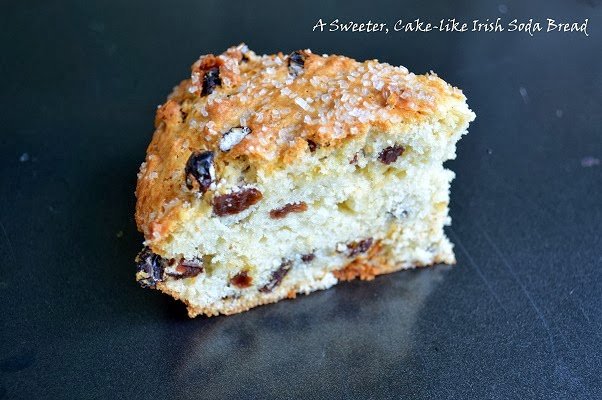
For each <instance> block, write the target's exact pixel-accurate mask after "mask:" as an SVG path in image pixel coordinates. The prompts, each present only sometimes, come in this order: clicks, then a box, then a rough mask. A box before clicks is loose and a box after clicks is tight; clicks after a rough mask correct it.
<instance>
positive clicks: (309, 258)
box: [301, 253, 316, 263]
mask: <svg viewBox="0 0 602 400" xmlns="http://www.w3.org/2000/svg"><path fill="white" fill-rule="evenodd" d="M314 258H316V255H315V254H314V253H308V254H303V255H302V256H301V261H303V262H304V263H309V262H312V261H313V260H314Z"/></svg>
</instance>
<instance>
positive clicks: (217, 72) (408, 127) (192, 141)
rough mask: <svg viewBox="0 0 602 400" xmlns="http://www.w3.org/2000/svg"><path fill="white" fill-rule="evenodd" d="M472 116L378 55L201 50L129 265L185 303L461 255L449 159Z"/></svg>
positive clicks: (153, 155)
mask: <svg viewBox="0 0 602 400" xmlns="http://www.w3.org/2000/svg"><path fill="white" fill-rule="evenodd" d="M474 118H475V115H474V113H473V112H472V111H471V110H470V109H469V108H468V106H467V105H466V99H465V97H464V95H463V94H462V92H461V91H460V90H458V89H456V88H454V87H452V86H450V85H448V84H447V83H445V82H444V81H443V80H441V79H440V78H438V77H437V76H436V75H434V74H432V73H431V74H427V75H414V74H412V73H410V72H408V70H407V69H405V68H404V67H393V66H391V65H388V64H381V63H379V62H378V61H376V60H371V61H366V62H363V63H362V62H357V61H355V60H353V59H350V58H347V57H342V56H335V55H332V56H328V55H316V54H312V53H311V51H309V50H302V51H295V52H293V53H291V54H290V55H283V54H281V53H279V54H275V55H264V56H258V55H256V54H255V53H253V52H252V51H250V50H249V49H248V48H247V47H246V46H244V45H240V46H237V47H232V48H230V49H228V50H227V51H226V52H225V53H223V54H221V55H219V56H215V55H212V54H209V55H205V56H202V57H201V58H200V59H199V60H198V61H196V62H195V63H194V64H193V65H192V75H191V77H190V79H187V80H185V81H183V82H182V83H180V84H179V85H178V86H177V87H176V88H175V89H174V91H173V93H172V94H171V95H170V96H169V98H168V100H167V102H166V103H165V104H163V105H162V106H160V107H159V109H158V111H157V116H156V119H155V126H156V131H155V133H154V135H153V138H152V141H151V144H150V145H149V147H148V151H147V156H146V160H145V162H144V163H142V166H141V167H140V173H139V174H138V186H137V188H136V196H137V205H136V222H137V224H138V228H139V229H140V230H141V231H142V232H143V233H144V237H145V242H144V245H145V247H144V249H143V250H142V252H141V253H140V254H139V255H138V257H137V259H136V261H137V274H136V277H137V280H138V282H139V283H140V284H141V285H142V286H144V287H150V288H155V289H159V290H161V291H163V292H165V293H167V294H170V295H172V296H173V297H175V298H177V299H180V300H182V301H183V302H184V303H186V305H187V306H188V314H189V315H190V316H191V317H194V316H196V315H199V314H205V315H217V314H232V313H237V312H241V311H245V310H248V309H249V308H251V307H255V306H257V305H260V304H266V303H272V302H275V301H278V300H280V299H283V298H291V297H295V295H296V294H297V293H309V292H312V291H314V290H318V289H325V288H328V287H330V286H332V285H334V284H335V283H337V282H338V281H339V280H349V279H354V278H360V279H372V278H373V277H374V276H375V275H378V274H382V273H387V272H392V271H397V270H400V269H404V268H411V267H415V266H426V265H431V264H434V263H449V264H451V263H454V261H455V260H454V253H453V251H452V245H451V243H450V242H449V240H448V239H447V238H446V237H445V235H444V232H443V227H444V225H447V224H449V223H450V218H449V216H448V202H449V184H450V181H451V180H452V178H453V177H454V174H453V172H451V171H449V170H447V169H445V168H443V162H444V161H445V160H449V159H451V158H454V157H455V145H456V142H457V141H458V139H459V138H460V136H462V135H463V134H464V133H466V129H467V127H468V123H469V122H470V121H472V120H473V119H474Z"/></svg>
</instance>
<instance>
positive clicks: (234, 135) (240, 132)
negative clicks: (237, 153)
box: [219, 126, 251, 151]
mask: <svg viewBox="0 0 602 400" xmlns="http://www.w3.org/2000/svg"><path fill="white" fill-rule="evenodd" d="M249 133H251V128H248V127H246V126H237V127H235V128H230V130H228V131H227V132H225V133H224V134H223V135H222V138H221V139H220V141H219V149H220V150H221V151H229V150H230V149H231V148H232V147H234V146H236V145H237V144H239V143H240V142H241V141H242V140H243V139H244V138H245V137H246V136H247V135H248V134H249Z"/></svg>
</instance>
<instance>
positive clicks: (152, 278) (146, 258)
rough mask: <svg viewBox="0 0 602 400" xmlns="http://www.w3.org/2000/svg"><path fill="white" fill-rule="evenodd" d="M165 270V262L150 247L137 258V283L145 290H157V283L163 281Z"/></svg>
mask: <svg viewBox="0 0 602 400" xmlns="http://www.w3.org/2000/svg"><path fill="white" fill-rule="evenodd" d="M164 269H165V260H164V259H163V258H162V257H161V256H159V255H158V254H155V253H153V252H152V251H151V250H150V248H148V247H145V248H143V249H142V251H141V252H140V253H138V256H136V281H138V283H139V284H140V286H142V287H144V288H146V287H150V288H155V287H156V286H157V282H161V281H163V270H164Z"/></svg>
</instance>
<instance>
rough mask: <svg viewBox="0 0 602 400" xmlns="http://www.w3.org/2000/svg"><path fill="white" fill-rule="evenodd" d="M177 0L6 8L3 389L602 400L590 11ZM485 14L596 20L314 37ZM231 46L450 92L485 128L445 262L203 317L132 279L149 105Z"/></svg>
mask: <svg viewBox="0 0 602 400" xmlns="http://www.w3.org/2000/svg"><path fill="white" fill-rule="evenodd" d="M120 3H122V4H120ZM169 3H170V2H166V1H158V0H146V1H136V2H134V1H127V2H126V1H123V2H113V3H109V2H101V1H96V2H91V1H89V2H84V1H82V2H62V3H59V2H52V1H13V2H4V3H3V5H2V12H1V13H0V29H1V36H0V44H1V49H2V57H1V58H0V79H1V82H2V84H1V88H0V90H1V98H0V121H1V132H2V134H1V138H0V155H1V160H0V166H1V170H0V172H1V173H0V189H1V193H0V260H2V261H0V265H1V275H0V307H1V318H2V319H1V328H0V329H1V330H0V339H1V340H0V398H7V399H17V398H19V399H33V398H75V399H81V398H178V399H180V398H181V399H187V398H198V399H208V398H228V399H237V398H253V397H256V398H259V397H262V398H265V397H274V398H302V397H307V398H404V397H405V398H431V399H432V398H479V399H484V398H500V399H502V398H504V399H506V398H516V399H525V398H567V399H568V398H570V399H577V398H579V399H586V398H589V399H594V398H600V397H601V396H602V393H601V390H602V384H601V375H602V368H601V367H602V366H601V354H602V339H601V329H602V301H601V297H602V296H601V295H602V276H601V266H602V251H601V248H602V243H601V239H600V237H601V235H600V229H601V221H602V193H601V189H600V187H601V184H602V165H600V164H598V165H596V162H595V161H596V159H600V158H602V140H601V137H602V136H601V135H602V131H601V126H602V112H601V110H602V51H601V50H602V40H601V38H602V36H601V29H602V4H601V2H600V1H599V0H583V1H577V2H569V1H562V2H561V1H558V2H548V1H541V2H524V1H512V2H511V1H508V2H505V3H504V4H503V5H502V6H500V3H499V2H485V1H474V2H467V1H460V2H449V4H444V2H442V1H440V2H434V3H432V4H430V5H428V6H427V5H426V4H425V3H426V2H423V1H412V2H407V3H405V4H400V3H399V2H397V1H389V2H383V1H378V2H377V1H369V2H358V3H357V4H351V3H349V2H346V1H333V2H329V1H315V2H313V4H302V2H278V1H273V2H270V3H263V4H261V3H257V2H251V1H248V2H243V1H238V2H229V3H226V2H221V1H210V2H200V1H188V2H181V3H178V4H177V5H173V4H172V5H170V4H169ZM525 3H526V4H525ZM504 7H506V8H504ZM503 11H506V13H505V14H504V13H503ZM497 16H501V17H503V18H505V19H512V18H521V19H528V18H537V19H544V18H547V17H553V18H557V19H565V20H566V19H568V20H570V19H576V20H578V19H583V18H589V19H590V21H589V33H590V36H589V37H584V36H583V35H581V34H557V33H556V34H554V33H548V34H545V33H544V34H538V35H536V36H535V37H530V36H528V35H524V34H522V35H518V34H508V33H497V34H486V33H464V34H460V33H455V34H443V33H430V34H424V33H415V34H395V35H391V34H390V35H388V36H385V35H382V34H372V35H370V34H355V35H354V34H328V33H322V34H319V33H312V32H311V27H312V26H313V25H314V24H315V21H316V20H317V18H320V17H322V18H324V19H325V20H330V19H333V18H335V17H338V18H341V19H354V20H358V19H364V20H367V19H369V18H371V19H372V20H384V21H387V22H390V23H392V22H394V21H395V20H396V19H398V18H404V19H406V18H415V17H421V18H423V19H426V18H429V19H435V20H436V19H439V18H444V17H450V18H451V17H456V18H464V19H472V18H478V17H482V18H484V17H490V18H495V17H497ZM241 41H245V42H247V43H248V44H249V46H250V47H252V48H253V49H255V50H256V51H257V52H260V53H264V52H265V53H271V52H274V51H280V50H282V51H284V52H289V51H292V50H296V49H298V48H305V47H310V48H312V49H313V50H314V51H315V52H320V53H321V52H328V53H341V54H346V55H350V56H353V57H356V58H359V59H366V58H378V59H380V60H382V61H387V62H390V63H394V64H403V65H405V66H407V67H408V68H409V69H410V70H412V71H414V72H417V73H423V72H426V71H428V70H431V69H432V70H434V71H436V72H437V73H439V74H440V75H441V76H442V77H443V78H445V79H446V80H448V81H449V82H451V83H452V84H454V85H457V86H459V87H461V88H462V89H464V91H465V93H466V95H467V97H468V99H469V104H470V106H471V107H472V108H473V109H474V110H475V111H476V113H477V115H478V117H477V120H476V121H475V122H474V123H473V124H472V125H471V127H470V133H469V135H468V136H467V137H465V138H464V139H463V140H462V141H461V142H460V145H459V150H458V158H457V160H455V161H453V162H450V163H449V166H450V167H451V168H452V169H453V170H454V171H456V173H457V176H458V177H457V179H456V180H455V181H454V183H453V190H452V205H451V215H452V217H453V219H454V223H453V227H452V228H451V229H448V233H449V235H450V237H451V239H452V241H453V242H454V243H455V244H456V253H457V257H458V264H457V266H456V267H454V268H449V267H444V266H439V267H436V268H432V269H424V270H420V271H410V272H402V273H396V274H392V275H388V276H383V277H379V278H377V279H376V280H375V281H373V282H371V283H366V282H352V283H346V284H341V285H339V286H337V287H335V288H333V289H332V290H329V291H323V292H319V293H315V294H312V295H310V296H301V297H300V298H298V299H297V300H295V301H283V302H281V303H278V304H275V305H270V306H265V307H261V308H257V309H255V310H253V311H250V312H247V313H244V314H239V315H236V316H232V317H222V318H213V319H206V318H197V319H195V320H189V319H187V318H186V316H185V311H184V307H183V306H182V305H181V304H179V303H177V302H175V301H173V300H170V299H169V298H168V297H167V296H164V295H161V294H160V293H158V292H153V291H149V290H142V289H140V288H139V287H138V286H137V285H136V283H135V282H134V276H133V275H134V266H133V258H134V256H135V254H136V252H137V251H138V250H139V248H140V244H141V241H142V237H141V235H140V234H138V233H137V231H136V227H135V225H134V222H133V212H134V210H133V209H134V201H135V199H134V195H133V190H134V186H135V181H136V172H137V169H138V166H139V164H140V162H141V161H142V160H143V157H144V152H145V148H146V146H147V144H148V142H149V140H150V135H151V133H152V130H153V129H152V121H153V117H154V110H155V106H156V105H157V104H159V103H162V102H163V101H164V98H165V96H166V95H167V93H168V92H169V91H170V89H171V87H172V86H173V85H175V84H176V83H177V82H179V81H180V80H181V79H184V78H185V77H186V75H187V74H188V71H189V69H188V68H189V65H190V64H191V63H192V62H193V61H194V60H195V59H196V58H197V57H198V56H199V55H200V54H202V53H207V52H221V51H222V50H223V49H225V48H226V47H228V46H229V45H232V44H236V43H238V42H241ZM521 88H523V89H522V90H521ZM586 157H593V158H589V159H588V158H586ZM588 165H590V166H588Z"/></svg>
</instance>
